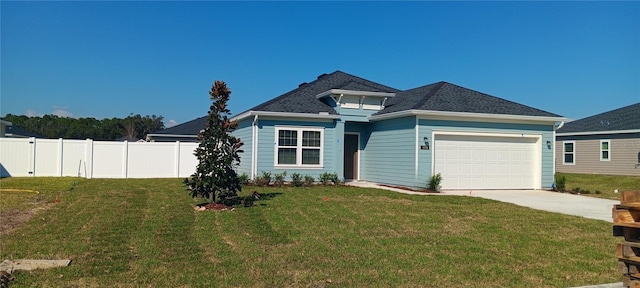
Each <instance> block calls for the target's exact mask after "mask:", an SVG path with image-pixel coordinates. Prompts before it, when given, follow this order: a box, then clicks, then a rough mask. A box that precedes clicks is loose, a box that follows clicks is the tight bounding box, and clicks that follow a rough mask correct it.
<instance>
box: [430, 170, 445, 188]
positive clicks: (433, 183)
mask: <svg viewBox="0 0 640 288" xmlns="http://www.w3.org/2000/svg"><path fill="white" fill-rule="evenodd" d="M440 182H442V175H440V173H438V174H436V175H433V176H431V177H429V183H427V188H429V190H433V191H438V190H440V188H442V186H440Z"/></svg>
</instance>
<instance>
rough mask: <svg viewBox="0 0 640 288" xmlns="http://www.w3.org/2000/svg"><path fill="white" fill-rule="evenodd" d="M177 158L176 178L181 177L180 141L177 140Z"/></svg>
mask: <svg viewBox="0 0 640 288" xmlns="http://www.w3.org/2000/svg"><path fill="white" fill-rule="evenodd" d="M175 153H176V154H175V159H176V167H175V168H176V169H175V172H176V174H175V176H176V178H180V141H176V149H175Z"/></svg>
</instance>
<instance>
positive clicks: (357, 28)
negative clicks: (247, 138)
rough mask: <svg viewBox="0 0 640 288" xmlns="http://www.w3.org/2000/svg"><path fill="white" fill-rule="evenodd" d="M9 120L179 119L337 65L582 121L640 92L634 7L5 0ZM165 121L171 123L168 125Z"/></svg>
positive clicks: (258, 98)
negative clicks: (217, 101)
mask: <svg viewBox="0 0 640 288" xmlns="http://www.w3.org/2000/svg"><path fill="white" fill-rule="evenodd" d="M0 8H1V15H0V16H1V23H0V24H1V39H0V40H1V42H0V45H1V61H2V62H1V93H2V94H1V102H0V104H1V105H0V114H1V115H5V114H7V113H11V114H24V115H44V114H57V115H68V116H71V117H95V118H98V119H102V118H111V117H126V116H127V115H129V114H130V113H133V114H141V115H152V114H155V115H162V116H164V117H165V123H166V124H167V125H168V126H171V125H172V124H171V123H178V124H179V123H183V122H186V121H189V120H192V119H194V118H196V117H200V116H204V115H206V113H207V111H208V107H209V104H210V101H209V98H208V91H209V89H210V88H211V84H212V83H213V82H214V80H224V81H225V82H227V85H228V86H229V88H230V89H231V91H232V92H233V93H232V95H231V101H230V108H231V111H232V113H233V114H237V113H240V112H243V111H245V110H246V109H249V108H251V107H253V106H254V105H257V104H260V103H262V102H264V101H267V100H269V99H271V98H273V97H276V96H278V95H281V94H283V93H285V92H287V91H289V90H292V89H294V88H296V87H297V85H298V84H300V83H301V82H310V81H313V80H314V79H316V77H317V76H318V75H320V74H322V73H330V72H333V71H335V70H341V71H344V72H347V73H350V74H354V75H356V76H360V77H363V78H365V79H369V80H372V81H375V82H379V83H381V84H385V85H388V86H391V87H394V88H398V89H409V88H414V87H418V86H422V85H425V84H430V83H433V82H437V81H447V82H450V83H454V84H457V85H461V86H464V87H467V88H470V89H474V90H478V91H481V92H484V93H488V94H491V95H494V96H498V97H501V98H505V99H508V100H511V101H515V102H519V103H522V104H525V105H529V106H533V107H536V108H539V109H543V110H546V111H549V112H553V113H556V114H560V115H562V116H565V117H569V118H574V119H579V118H583V117H586V116H590V115H593V114H597V113H601V112H605V111H608V110H612V109H616V108H619V107H623V106H627V105H630V104H633V103H637V102H640V3H639V2H562V3H555V2H400V3H398V2H349V3H343V2H120V1H118V2H9V1H1V2H0ZM170 121H172V122H171V123H170Z"/></svg>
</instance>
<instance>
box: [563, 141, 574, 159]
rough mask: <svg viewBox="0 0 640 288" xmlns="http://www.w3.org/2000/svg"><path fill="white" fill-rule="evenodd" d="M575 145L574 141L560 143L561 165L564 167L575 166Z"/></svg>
mask: <svg viewBox="0 0 640 288" xmlns="http://www.w3.org/2000/svg"><path fill="white" fill-rule="evenodd" d="M575 145H576V142H574V141H571V142H563V143H562V155H563V160H562V164H564V165H574V164H575V155H576V151H575Z"/></svg>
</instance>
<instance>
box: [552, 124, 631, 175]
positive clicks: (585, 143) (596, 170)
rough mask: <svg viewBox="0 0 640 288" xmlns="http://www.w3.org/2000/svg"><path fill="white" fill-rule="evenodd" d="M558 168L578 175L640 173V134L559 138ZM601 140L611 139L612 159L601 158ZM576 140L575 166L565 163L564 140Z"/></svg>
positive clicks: (557, 147)
mask: <svg viewBox="0 0 640 288" xmlns="http://www.w3.org/2000/svg"><path fill="white" fill-rule="evenodd" d="M556 140H557V141H556V155H557V157H556V163H555V165H556V171H558V172H563V173H578V174H602V175H628V176H640V167H638V166H637V165H636V164H638V153H640V133H635V134H626V135H624V134H619V135H593V136H558V137H556ZM600 140H610V141H611V142H610V144H609V147H610V152H609V153H610V160H609V161H601V160H600ZM564 141H575V146H574V150H575V154H574V165H565V164H563V157H564V155H563V149H562V147H563V144H562V143H563V142H564Z"/></svg>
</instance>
